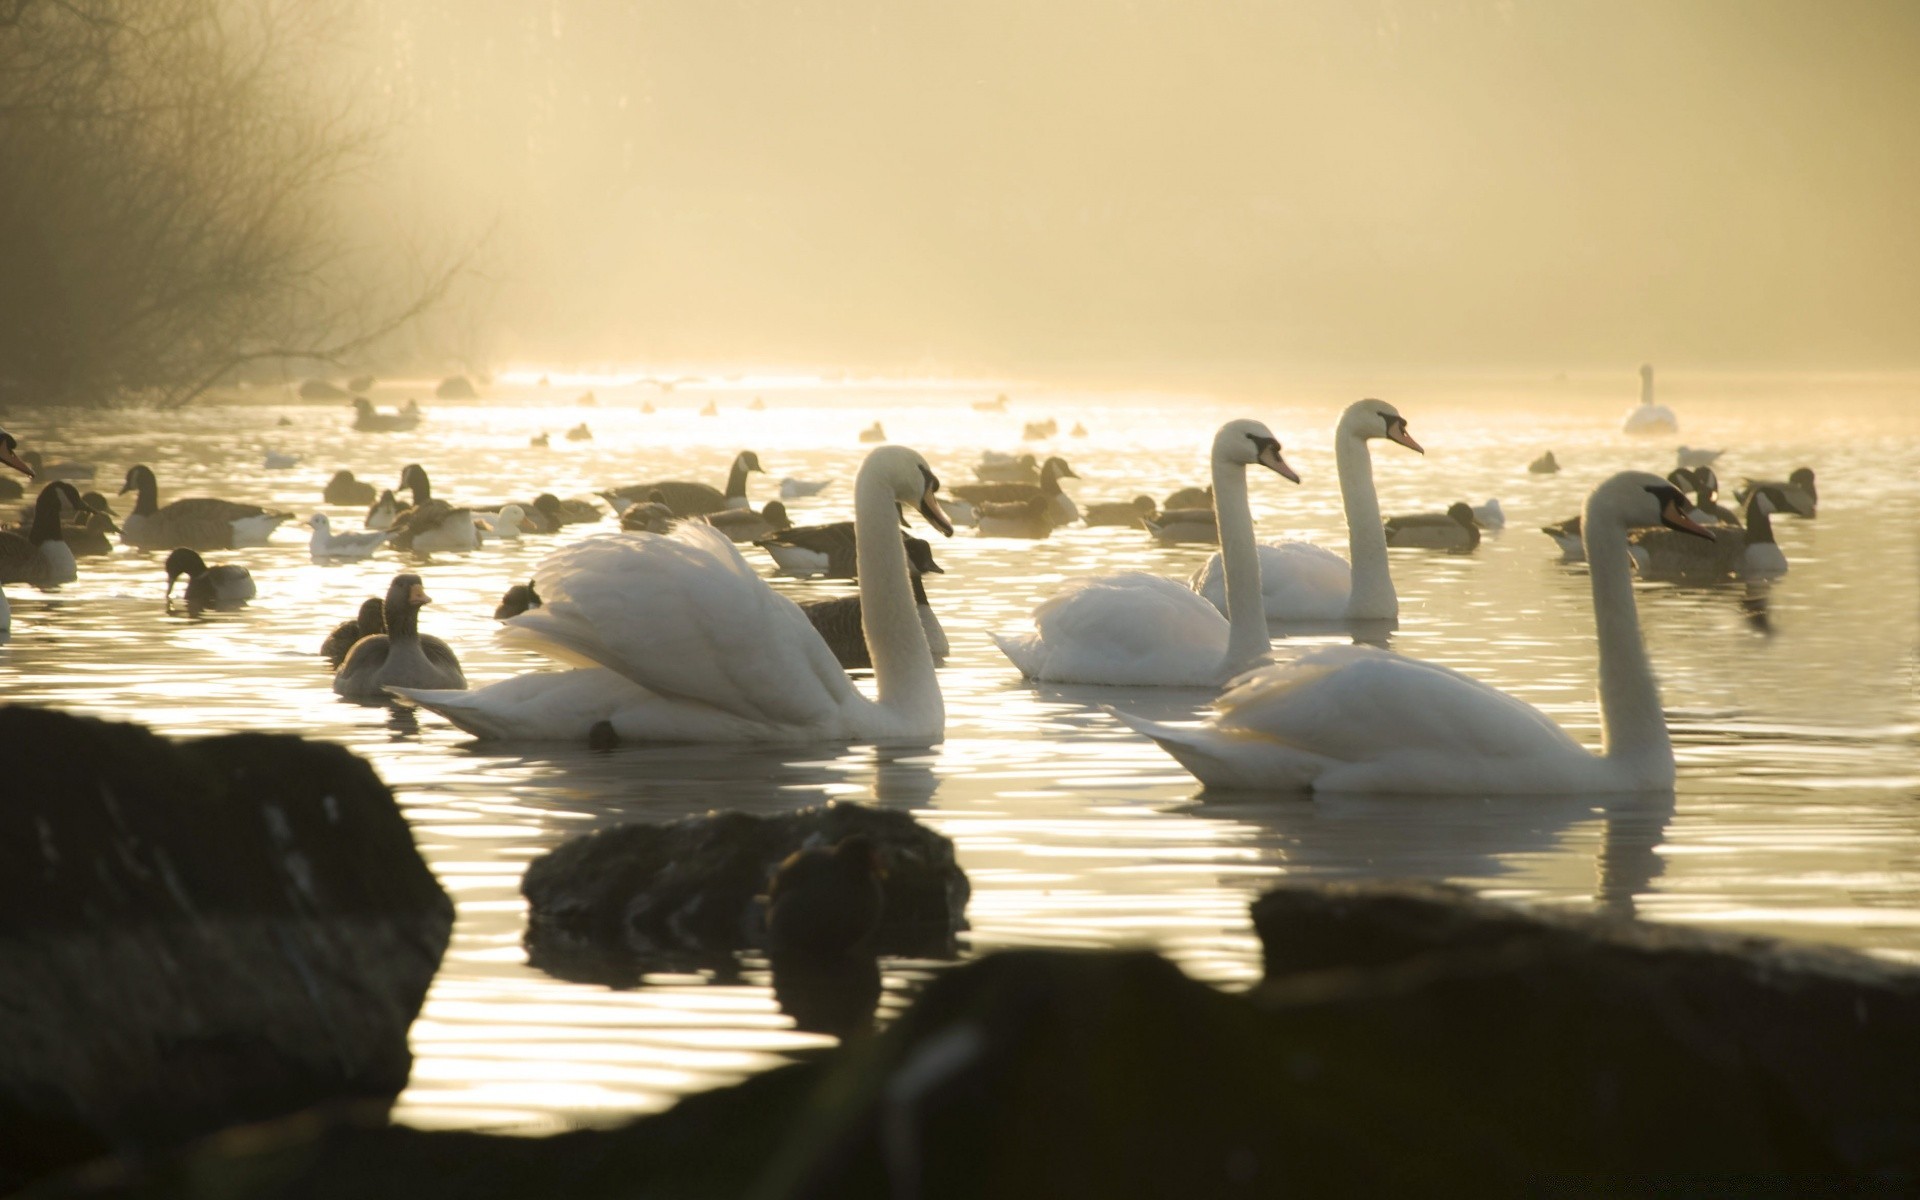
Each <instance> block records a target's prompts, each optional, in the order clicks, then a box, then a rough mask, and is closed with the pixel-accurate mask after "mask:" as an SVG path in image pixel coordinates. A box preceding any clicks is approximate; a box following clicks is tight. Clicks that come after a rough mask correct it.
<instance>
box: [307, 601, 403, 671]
mask: <svg viewBox="0 0 1920 1200" xmlns="http://www.w3.org/2000/svg"><path fill="white" fill-rule="evenodd" d="M386 631H387V606H386V601H384V600H382V599H381V598H380V597H378V596H368V597H367V598H366V599H365V600H362V601H361V602H360V611H359V612H358V613H356V614H355V615H354V618H353V620H351V621H343V622H341V624H340V625H339V626H337V627H336V628H335V629H334V631H333V632H332V633H330V634H328V635H327V640H326V641H324V642H321V643H320V653H321V654H323V655H325V656H326V659H327V663H328V665H330V666H332V667H334V668H335V669H338V668H339V666H340V664H341V663H342V662H344V661H346V657H347V651H349V650H351V649H353V644H354V643H355V642H357V641H359V640H360V639H361V638H363V637H372V636H373V635H374V634H376V633H385V632H386Z"/></svg>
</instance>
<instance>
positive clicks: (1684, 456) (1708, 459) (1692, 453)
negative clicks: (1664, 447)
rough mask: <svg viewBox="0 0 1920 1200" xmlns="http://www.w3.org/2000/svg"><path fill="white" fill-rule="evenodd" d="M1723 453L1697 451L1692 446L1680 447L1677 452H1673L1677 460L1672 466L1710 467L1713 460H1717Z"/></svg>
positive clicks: (1717, 451)
mask: <svg viewBox="0 0 1920 1200" xmlns="http://www.w3.org/2000/svg"><path fill="white" fill-rule="evenodd" d="M1725 453H1726V451H1725V450H1699V449H1695V448H1694V447H1692V446H1681V447H1680V448H1679V449H1678V450H1676V451H1674V456H1675V458H1676V459H1678V461H1677V462H1675V463H1674V465H1675V466H1678V467H1710V466H1712V465H1713V460H1714V459H1716V458H1719V457H1720V456H1721V455H1722V454H1725Z"/></svg>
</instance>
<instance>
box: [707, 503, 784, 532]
mask: <svg viewBox="0 0 1920 1200" xmlns="http://www.w3.org/2000/svg"><path fill="white" fill-rule="evenodd" d="M703 519H704V520H705V521H706V522H707V524H709V525H711V526H713V527H714V528H715V529H718V530H719V531H720V532H721V533H724V534H726V535H727V540H728V541H730V542H757V541H759V540H760V539H762V538H766V537H771V536H772V535H774V534H776V533H779V532H780V531H781V530H783V529H791V528H793V522H792V521H789V520H788V519H787V506H786V505H785V504H782V503H781V502H780V501H778V500H769V501H767V503H766V507H764V508H762V509H761V510H760V511H759V512H755V511H753V510H752V509H750V508H729V509H724V510H722V511H720V512H717V513H708V514H707V515H706V517H705V518H703Z"/></svg>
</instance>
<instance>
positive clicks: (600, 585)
mask: <svg viewBox="0 0 1920 1200" xmlns="http://www.w3.org/2000/svg"><path fill="white" fill-rule="evenodd" d="M937 487H939V480H937V479H936V478H935V477H934V474H933V472H932V471H931V470H930V469H929V468H928V467H927V463H926V460H925V459H924V458H922V457H920V455H919V454H917V453H916V452H914V451H912V450H910V449H908V448H906V447H905V446H880V447H876V448H875V449H874V450H873V451H872V452H871V453H870V454H868V455H867V459H866V462H865V463H864V464H862V465H861V468H860V473H859V476H858V478H857V479H856V480H855V481H854V520H855V523H856V524H857V525H858V527H859V531H860V533H859V560H860V601H861V611H862V617H863V620H864V624H865V627H866V637H867V648H868V650H869V651H870V653H871V655H872V658H873V666H874V680H875V682H876V684H877V685H878V688H879V697H878V699H875V700H869V699H868V698H867V697H866V696H865V695H863V694H862V693H861V692H860V691H859V689H857V688H855V687H854V686H853V681H852V680H850V679H849V678H848V677H847V673H846V672H845V671H844V670H842V669H841V667H840V665H839V664H838V663H837V662H835V661H834V658H833V652H832V651H831V650H829V649H828V648H827V644H826V643H825V642H824V641H822V640H821V639H820V635H819V634H818V633H816V632H814V629H813V626H812V625H811V624H809V623H808V621H807V618H806V616H805V615H804V614H802V613H801V611H800V608H799V606H798V605H796V604H794V602H793V601H791V600H789V599H787V598H786V597H784V596H782V595H780V594H779V593H778V592H775V591H774V590H773V589H772V588H771V587H769V586H767V583H766V581H765V580H763V579H761V578H760V576H759V575H757V574H756V573H755V572H754V570H753V568H752V567H751V566H749V565H748V564H747V562H746V560H745V559H743V558H741V557H740V552H739V551H738V550H735V549H734V547H733V543H731V542H729V541H728V540H727V539H726V538H725V536H723V535H722V534H721V533H720V532H719V531H718V530H715V529H713V528H711V527H709V526H707V525H705V524H702V523H699V522H687V523H685V524H682V525H679V526H676V527H675V528H674V530H673V532H672V533H669V534H664V535H661V534H649V533H638V534H618V535H610V536H599V537H591V538H587V539H585V540H584V541H580V542H576V543H575V544H573V545H571V546H569V547H567V548H565V549H563V550H560V551H558V552H557V553H555V554H553V555H552V556H550V557H549V558H548V559H547V560H546V561H545V562H543V563H541V564H540V568H539V571H538V572H537V573H536V574H535V576H534V581H535V583H536V585H537V586H538V587H539V589H540V594H541V596H543V597H545V599H546V603H545V604H544V605H542V606H541V607H540V608H537V609H534V610H532V611H531V612H526V613H522V614H521V615H520V616H518V617H515V618H514V619H513V620H511V621H509V622H507V624H506V628H505V630H504V631H503V632H504V634H505V635H506V636H508V637H509V638H510V640H513V641H517V642H519V643H520V644H523V645H527V646H530V647H532V648H534V649H537V650H540V651H542V652H544V653H546V654H548V655H550V656H551V657H553V658H556V659H559V660H560V661H563V662H567V663H572V664H575V665H577V666H579V667H581V668H582V669H579V670H572V671H560V672H543V673H536V674H530V675H521V676H517V677H515V678H512V679H506V680H502V681H501V682H499V683H495V684H490V685H488V686H486V687H483V688H479V689H477V690H475V691H471V692H443V691H431V690H428V691H422V690H416V689H413V688H395V689H394V692H395V694H396V695H400V696H403V697H405V698H406V699H408V700H412V701H414V702H415V703H418V704H421V705H424V706H425V707H427V708H430V709H432V710H433V711H435V712H437V713H439V714H441V715H442V716H444V717H446V718H447V719H448V720H450V721H452V722H453V723H454V724H456V725H458V726H460V727H461V728H462V729H465V730H466V731H467V732H469V733H472V734H474V735H476V736H478V737H484V738H528V739H548V740H554V739H559V740H573V741H582V740H585V739H586V737H587V735H588V731H589V730H591V729H592V728H593V727H594V726H595V725H596V724H598V723H600V722H602V721H605V722H608V723H609V724H610V725H611V727H612V729H613V731H614V733H615V734H617V735H618V737H619V738H620V740H622V741H681V742H794V741H815V740H820V741H827V740H831V741H856V740H857V741H905V742H914V743H925V742H937V741H939V740H941V738H942V737H943V736H944V734H945V728H946V706H945V703H944V702H943V701H942V699H941V696H940V683H939V680H938V679H937V678H936V677H935V674H934V666H933V655H932V652H931V651H930V650H929V649H928V646H927V635H926V632H925V630H924V629H923V628H922V627H921V623H920V614H919V612H918V609H917V607H916V606H915V604H914V602H913V587H912V584H911V583H910V582H909V581H908V577H907V548H906V546H905V544H904V543H903V541H902V540H901V538H900V535H899V532H898V530H899V507H898V506H899V505H902V504H910V505H914V506H916V507H918V509H919V510H920V512H921V514H922V515H923V516H924V517H926V519H927V520H928V521H929V522H931V523H932V524H933V526H934V528H936V529H938V530H939V531H940V532H941V533H943V534H948V535H951V534H952V533H953V526H952V525H951V524H949V523H948V521H947V518H946V516H945V514H943V513H942V512H941V511H940V506H939V504H938V503H937V502H936V501H935V500H934V498H933V493H934V490H935V489H936V488H937Z"/></svg>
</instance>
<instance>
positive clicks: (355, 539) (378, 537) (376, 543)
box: [302, 513, 392, 563]
mask: <svg viewBox="0 0 1920 1200" xmlns="http://www.w3.org/2000/svg"><path fill="white" fill-rule="evenodd" d="M302 524H304V525H306V526H307V527H308V528H309V529H311V530H313V536H312V537H310V538H308V539H307V554H308V556H309V557H310V558H312V559H313V561H314V562H317V563H318V562H357V561H359V560H360V559H363V558H367V557H370V556H371V555H372V554H373V552H374V551H375V550H378V549H379V548H380V547H381V546H382V545H384V544H385V543H386V541H387V539H388V538H389V537H391V536H392V531H391V530H387V529H373V530H366V531H350V532H346V533H335V532H334V531H333V522H332V520H330V519H329V518H328V517H327V515H326V514H325V513H314V514H313V515H312V516H311V517H308V518H307V519H306V520H305V521H304V522H302Z"/></svg>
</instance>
